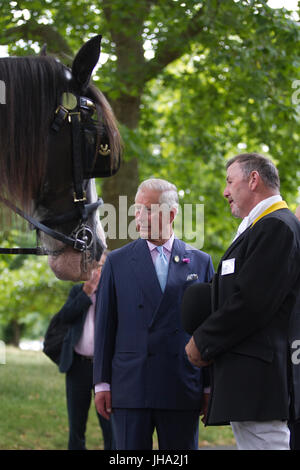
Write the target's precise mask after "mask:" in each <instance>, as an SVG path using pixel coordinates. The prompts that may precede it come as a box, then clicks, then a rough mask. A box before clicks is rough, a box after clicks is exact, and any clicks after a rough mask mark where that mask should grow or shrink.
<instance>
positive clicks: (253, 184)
mask: <svg viewBox="0 0 300 470" xmlns="http://www.w3.org/2000/svg"><path fill="white" fill-rule="evenodd" d="M260 181H261V177H260V175H259V173H258V171H256V170H254V171H252V172H251V173H250V176H249V183H248V184H249V188H250V189H251V190H252V191H253V190H254V189H256V188H257V186H258V184H259V182H260Z"/></svg>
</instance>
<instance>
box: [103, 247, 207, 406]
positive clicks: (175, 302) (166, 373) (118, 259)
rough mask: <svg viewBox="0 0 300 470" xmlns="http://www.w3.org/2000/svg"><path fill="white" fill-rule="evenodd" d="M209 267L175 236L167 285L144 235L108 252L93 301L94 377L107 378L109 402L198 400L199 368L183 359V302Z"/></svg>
mask: <svg viewBox="0 0 300 470" xmlns="http://www.w3.org/2000/svg"><path fill="white" fill-rule="evenodd" d="M184 258H186V259H189V261H190V262H189V263H186V262H183V261H182V260H183V259H184ZM191 274H192V275H193V274H194V276H190V275H191ZM195 275H197V276H198V279H197V280H195V279H193V278H195V277H197V276H195ZM212 275H213V265H212V261H211V258H210V256H209V255H207V254H206V253H204V252H201V251H199V250H196V249H194V248H192V247H190V246H189V245H186V243H184V242H182V241H180V240H178V239H177V238H175V239H174V244H173V249H172V254H171V258H170V263H169V272H168V279H167V285H166V288H165V291H164V293H162V291H161V288H160V285H159V282H158V279H157V275H156V272H155V267H154V265H153V261H152V258H151V254H150V251H149V248H148V246H147V243H146V241H145V240H142V239H138V240H136V241H134V242H132V243H130V244H128V245H126V246H124V247H122V248H120V249H118V250H115V251H113V252H112V253H110V254H109V255H108V257H107V260H106V262H105V265H104V269H103V272H102V275H101V280H100V289H101V296H99V298H98V301H97V305H96V326H95V361H94V383H95V384H96V383H100V382H108V383H110V384H111V391H112V406H113V407H114V408H157V409H159V408H160V409H174V410H175V409H199V408H200V402H201V395H202V388H203V381H202V371H201V370H200V369H198V368H196V367H194V366H193V365H191V363H190V362H189V360H188V359H187V356H186V353H185V345H186V343H187V342H188V341H189V338H190V336H189V335H188V334H187V333H186V332H185V331H184V330H183V328H182V326H181V320H180V317H181V315H180V308H181V301H182V296H183V293H184V290H185V289H186V287H188V286H189V285H191V283H193V282H199V281H200V282H206V281H209V280H210V279H211V277H212ZM189 277H190V278H192V279H191V280H189Z"/></svg>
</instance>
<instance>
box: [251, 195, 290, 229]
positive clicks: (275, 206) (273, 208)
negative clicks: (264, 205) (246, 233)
mask: <svg viewBox="0 0 300 470" xmlns="http://www.w3.org/2000/svg"><path fill="white" fill-rule="evenodd" d="M278 209H288V205H287V203H286V202H285V201H279V202H275V204H272V205H271V206H270V207H268V209H266V210H265V211H263V213H262V214H260V215H259V216H258V217H257V218H256V219H255V220H254V222H253V223H252V225H251V228H252V227H253V225H254V224H256V222H258V220H259V219H261V218H262V217H264V216H265V215H267V214H271V212H275V211H278Z"/></svg>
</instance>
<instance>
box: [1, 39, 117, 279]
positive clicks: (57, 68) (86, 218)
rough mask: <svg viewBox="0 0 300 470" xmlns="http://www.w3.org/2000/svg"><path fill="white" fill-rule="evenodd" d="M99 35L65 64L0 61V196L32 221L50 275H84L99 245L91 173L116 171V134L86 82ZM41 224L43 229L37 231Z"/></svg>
mask: <svg viewBox="0 0 300 470" xmlns="http://www.w3.org/2000/svg"><path fill="white" fill-rule="evenodd" d="M100 42H101V36H96V37H94V38H92V39H91V40H89V41H88V42H87V43H86V44H85V45H84V46H82V47H81V49H80V50H79V52H78V53H77V54H76V56H75V59H74V61H73V64H72V67H71V68H70V69H69V68H67V67H66V66H64V65H63V64H61V63H60V62H58V61H57V60H56V59H54V58H53V57H49V56H47V55H45V53H43V55H42V56H40V57H10V58H3V59H0V79H2V80H3V81H4V82H5V84H6V92H7V93H6V104H5V105H2V106H1V113H0V138H1V143H2V145H1V149H0V177H1V183H2V184H1V188H0V196H1V195H2V196H4V197H5V198H7V199H9V198H10V199H12V198H13V200H14V201H16V203H18V204H19V205H20V206H21V207H22V209H24V210H26V212H27V213H28V214H30V216H31V217H33V218H34V220H36V221H37V222H38V223H37V224H36V225H35V227H38V235H39V239H40V242H41V244H42V246H43V248H44V251H45V252H46V253H47V254H48V255H49V257H48V262H49V265H50V267H51V269H52V270H53V272H54V274H55V275H56V276H57V277H58V278H59V279H63V280H72V281H78V280H86V279H88V278H89V277H90V274H91V271H92V270H93V269H94V267H96V265H97V264H98V262H99V260H100V257H101V254H102V252H103V250H104V248H105V246H106V245H105V237H104V232H103V229H102V227H101V224H100V220H99V217H98V215H97V208H98V206H99V205H100V203H101V200H99V199H98V196H97V192H96V186H95V181H94V179H93V178H94V177H107V176H111V175H112V174H114V173H115V172H116V171H117V169H118V168H119V163H120V154H121V138H120V135H119V132H118V129H117V125H116V120H115V118H114V115H113V112H112V110H111V108H110V105H109V103H108V102H107V100H106V99H105V97H104V95H103V94H102V93H101V92H100V91H99V90H98V89H97V88H95V87H94V86H93V85H91V84H90V78H91V74H92V71H93V69H94V67H95V65H96V64H97V62H98V60H99V55H100ZM43 227H45V229H43Z"/></svg>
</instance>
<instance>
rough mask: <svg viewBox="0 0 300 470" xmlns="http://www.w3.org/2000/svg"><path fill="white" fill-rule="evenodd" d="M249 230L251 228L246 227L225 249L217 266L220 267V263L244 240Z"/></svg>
mask: <svg viewBox="0 0 300 470" xmlns="http://www.w3.org/2000/svg"><path fill="white" fill-rule="evenodd" d="M250 229H251V227H248V228H247V229H246V230H245V231H244V232H243V233H242V234H241V235H240V236H239V237H238V238H236V240H234V242H233V243H232V244H231V245H230V246H229V247H228V248H227V250H226V251H225V253H224V255H223V256H222V259H221V261H220V264H219V266H221V263H222V261H223V260H224V259H228V258H229V256H230V253H231V252H232V251H233V250H234V249H235V248H236V247H237V246H238V245H239V244H240V243H241V242H242V241H243V240H244V238H245V236H246V234H247V233H248V231H249V230H250Z"/></svg>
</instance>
